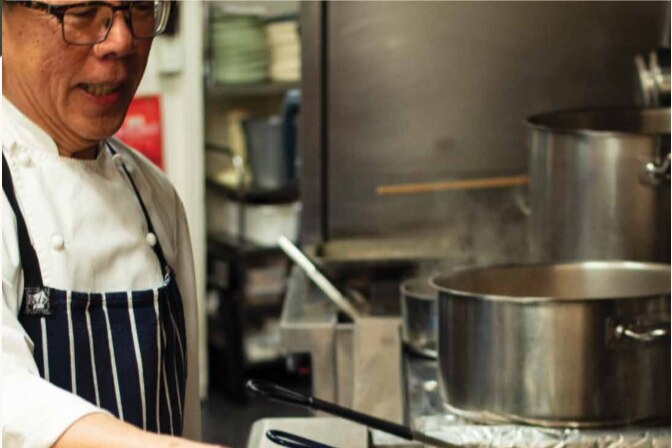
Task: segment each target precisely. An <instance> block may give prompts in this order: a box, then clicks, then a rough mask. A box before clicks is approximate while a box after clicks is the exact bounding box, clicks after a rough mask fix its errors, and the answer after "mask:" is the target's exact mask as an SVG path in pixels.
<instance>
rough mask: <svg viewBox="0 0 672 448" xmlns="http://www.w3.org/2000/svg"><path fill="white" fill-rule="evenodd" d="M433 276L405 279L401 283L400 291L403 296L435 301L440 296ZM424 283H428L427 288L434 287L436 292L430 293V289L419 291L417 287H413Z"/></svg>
mask: <svg viewBox="0 0 672 448" xmlns="http://www.w3.org/2000/svg"><path fill="white" fill-rule="evenodd" d="M432 278H433V277H432V276H427V277H413V278H409V279H406V280H404V281H403V282H402V283H401V285H399V292H400V294H401V296H402V298H404V299H405V298H409V299H418V300H427V301H435V300H436V299H437V298H438V297H439V291H438V290H437V289H436V287H435V286H434V285H433V284H432V282H431V280H432ZM422 284H424V285H426V286H427V289H433V290H434V294H432V293H429V292H428V291H418V290H417V289H413V288H414V287H415V286H418V285H422Z"/></svg>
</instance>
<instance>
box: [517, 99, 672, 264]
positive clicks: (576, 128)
mask: <svg viewBox="0 0 672 448" xmlns="http://www.w3.org/2000/svg"><path fill="white" fill-rule="evenodd" d="M527 126H528V136H529V139H528V144H529V146H530V190H529V191H530V193H529V195H530V199H529V201H530V208H531V212H532V216H531V222H530V224H531V227H530V250H531V256H532V259H533V260H534V261H537V262H555V261H569V260H595V259H601V260H607V259H610V260H640V261H663V262H669V261H670V181H669V175H670V170H669V162H670V159H669V156H670V110H669V109H667V108H660V109H594V110H583V111H570V112H553V113H548V114H542V115H537V116H533V117H531V118H530V119H529V120H528V121H527Z"/></svg>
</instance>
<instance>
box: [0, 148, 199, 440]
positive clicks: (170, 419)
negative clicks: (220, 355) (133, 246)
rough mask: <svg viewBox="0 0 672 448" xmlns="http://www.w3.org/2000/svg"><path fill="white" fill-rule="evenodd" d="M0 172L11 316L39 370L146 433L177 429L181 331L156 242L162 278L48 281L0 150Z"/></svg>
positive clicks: (170, 274)
mask: <svg viewBox="0 0 672 448" xmlns="http://www.w3.org/2000/svg"><path fill="white" fill-rule="evenodd" d="M107 146H108V148H109V150H110V152H111V153H112V154H113V155H115V156H116V157H120V156H118V155H116V153H115V151H114V149H113V148H112V147H111V146H110V145H109V143H108V144H107ZM122 167H123V170H124V173H125V175H126V177H127V178H128V180H129V181H130V184H131V186H132V187H133V191H134V193H135V195H136V197H137V199H138V202H139V204H140V207H141V208H142V212H143V214H144V216H145V220H146V222H147V228H148V229H149V232H150V233H151V234H152V235H156V233H155V231H154V227H153V225H152V221H151V219H150V217H149V214H148V213H147V209H146V207H145V205H144V203H143V201H142V198H141V196H140V194H139V193H138V189H137V188H136V186H135V183H134V182H133V179H132V178H131V176H130V174H129V173H128V171H127V170H126V167H125V166H123V165H122ZM2 171H3V173H2V175H3V177H2V188H3V190H4V191H5V195H6V196H7V199H8V200H9V203H10V204H11V206H12V209H13V210H14V214H15V215H16V221H17V228H18V241H19V252H20V256H21V263H22V266H23V271H24V280H25V287H24V294H23V300H22V304H21V308H20V311H19V316H18V319H19V322H20V323H21V325H22V326H23V328H24V329H25V331H26V333H27V334H28V336H29V337H30V338H31V340H32V341H33V343H34V345H35V349H34V351H33V356H34V357H35V362H36V364H37V367H38V369H39V372H40V375H41V376H42V377H43V378H44V379H45V380H47V381H49V382H51V383H53V384H54V385H56V386H58V387H60V388H62V389H65V390H68V391H70V392H72V393H74V394H76V395H78V396H80V397H82V398H84V399H86V400H88V401H90V402H91V403H94V404H95V405H97V406H99V407H101V408H103V409H106V410H107V411H109V412H111V413H112V414H114V415H115V416H117V417H118V418H119V419H121V420H123V421H125V422H128V423H131V424H133V425H135V426H138V427H140V428H143V429H145V430H149V431H152V432H157V433H163V434H172V435H181V434H182V428H183V412H184V397H185V385H186V376H187V344H186V342H187V340H186V330H185V323H184V312H183V308H182V299H181V296H180V291H179V288H178V286H177V281H176V278H175V272H174V271H173V270H172V269H171V267H170V266H169V265H168V263H167V262H166V259H165V256H164V254H163V250H162V248H161V244H160V242H159V241H158V240H157V242H156V244H154V246H153V248H154V252H155V253H156V256H157V258H158V261H159V263H160V264H161V270H162V272H163V273H164V283H163V285H161V286H160V287H158V288H155V289H149V290H140V291H118V292H102V293H101V292H80V291H64V290H59V289H55V288H50V287H49V286H48V285H44V284H43V282H42V273H41V269H40V264H39V261H38V259H37V254H36V252H35V249H34V248H33V246H32V244H31V242H30V237H29V235H28V228H27V227H26V223H25V220H24V217H23V215H22V213H21V210H20V209H19V206H18V202H17V200H16V195H15V192H14V186H13V183H12V178H11V172H10V170H9V166H8V164H7V161H6V159H5V156H4V154H3V156H2Z"/></svg>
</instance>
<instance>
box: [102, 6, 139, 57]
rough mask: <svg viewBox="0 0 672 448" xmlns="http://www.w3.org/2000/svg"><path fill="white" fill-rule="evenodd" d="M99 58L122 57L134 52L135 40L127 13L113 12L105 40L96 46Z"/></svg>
mask: <svg viewBox="0 0 672 448" xmlns="http://www.w3.org/2000/svg"><path fill="white" fill-rule="evenodd" d="M97 49H98V51H100V52H101V57H123V56H127V55H129V54H132V53H134V52H135V38H134V37H133V32H132V31H131V23H130V16H129V15H128V12H127V11H115V12H114V15H113V16H112V25H111V26H110V31H109V32H108V34H107V38H106V39H105V40H104V41H102V42H101V43H100V44H98V45H97Z"/></svg>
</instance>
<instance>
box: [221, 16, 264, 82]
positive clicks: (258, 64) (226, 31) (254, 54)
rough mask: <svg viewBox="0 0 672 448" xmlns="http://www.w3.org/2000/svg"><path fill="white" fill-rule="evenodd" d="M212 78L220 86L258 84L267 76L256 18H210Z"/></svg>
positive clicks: (260, 33)
mask: <svg viewBox="0 0 672 448" xmlns="http://www.w3.org/2000/svg"><path fill="white" fill-rule="evenodd" d="M211 29H212V32H211V34H210V44H211V48H212V64H213V67H212V68H213V77H214V80H215V82H217V83H220V84H244V83H255V82H261V81H264V80H265V79H266V74H267V72H268V48H267V46H266V37H265V35H264V27H263V21H262V19H261V17H259V16H256V15H232V14H226V13H220V14H215V15H213V18H212V26H211Z"/></svg>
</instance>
